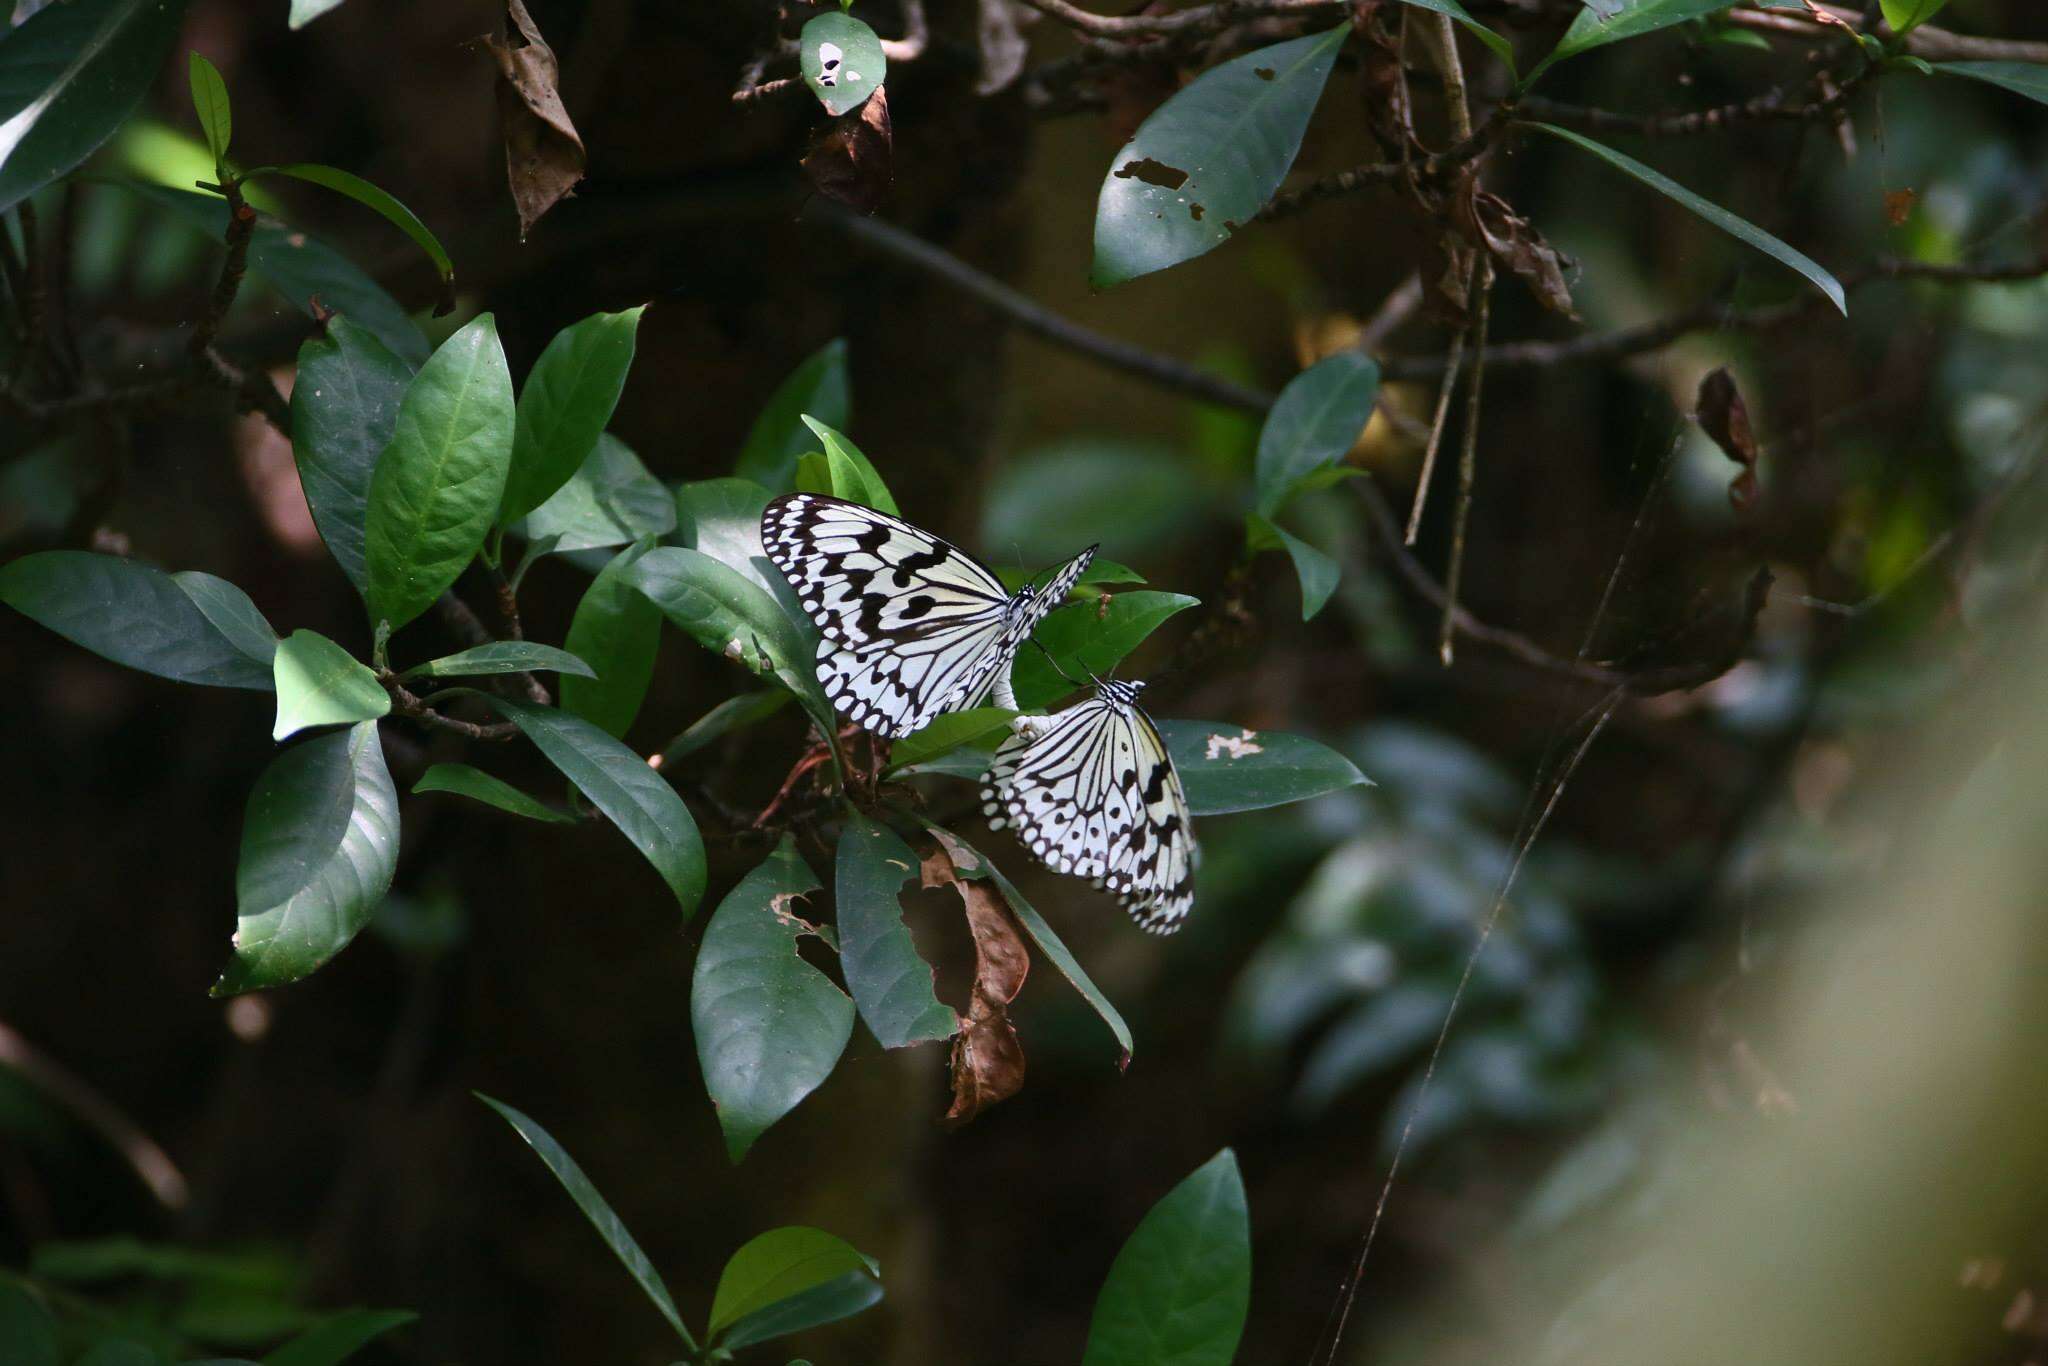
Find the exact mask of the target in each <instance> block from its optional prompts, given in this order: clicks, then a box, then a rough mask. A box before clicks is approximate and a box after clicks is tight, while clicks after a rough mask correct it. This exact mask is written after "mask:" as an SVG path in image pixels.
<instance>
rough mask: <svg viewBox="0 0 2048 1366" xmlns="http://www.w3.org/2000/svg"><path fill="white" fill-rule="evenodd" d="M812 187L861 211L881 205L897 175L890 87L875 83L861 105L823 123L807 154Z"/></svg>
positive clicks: (805, 155) (872, 209)
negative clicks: (871, 91)
mask: <svg viewBox="0 0 2048 1366" xmlns="http://www.w3.org/2000/svg"><path fill="white" fill-rule="evenodd" d="M803 168H804V175H805V176H807V177H808V178H809V179H810V182H811V188H813V189H815V190H816V191H817V192H818V193H819V194H821V195H824V196H825V197H826V198H827V199H836V200H838V201H839V202H840V203H842V204H844V205H846V206H847V207H848V208H850V209H852V210H854V211H855V212H857V213H863V214H870V213H873V212H874V211H875V210H876V209H878V208H880V207H881V206H882V200H883V198H884V197H885V196H886V195H887V194H888V193H889V184H890V182H891V180H892V179H893V178H894V176H895V169H896V140H895V132H894V129H893V128H892V127H891V125H890V122H889V91H888V88H887V87H886V86H880V85H878V86H876V87H875V93H874V94H872V95H870V96H868V97H867V101H866V102H865V103H863V104H862V105H861V107H860V108H858V109H854V110H850V111H848V112H847V113H845V114H842V115H840V116H839V117H838V118H836V119H834V120H832V122H830V123H829V124H827V125H825V127H824V129H823V130H822V131H821V132H820V133H819V134H818V136H817V137H816V138H815V139H814V140H813V141H812V143H811V150H810V151H808V152H806V153H805V154H804V159H803Z"/></svg>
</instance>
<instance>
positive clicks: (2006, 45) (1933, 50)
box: [1722, 5, 2048, 66]
mask: <svg viewBox="0 0 2048 1366" xmlns="http://www.w3.org/2000/svg"><path fill="white" fill-rule="evenodd" d="M1814 8H1816V9H1818V10H1820V11H1821V12H1822V13H1823V14H1825V15H1826V19H1825V21H1823V20H1820V19H1816V18H1814V17H1813V16H1811V15H1804V14H1799V13H1797V12H1796V11H1794V12H1787V11H1785V10H1769V11H1766V10H1748V9H1734V10H1730V11H1728V13H1727V14H1725V15H1724V16H1722V17H1723V18H1725V19H1726V20H1727V21H1728V22H1729V23H1731V24H1734V25H1736V26H1737V27H1739V28H1747V29H1754V30H1756V31H1758V32H1760V33H1776V34H1779V35H1782V36H1784V37H1788V38H1799V39H1803V40H1805V41H1807V42H1823V41H1826V40H1827V39H1828V38H1830V37H1831V36H1832V35H1831V34H1830V30H1832V29H1835V28H1846V29H1848V30H1849V31H1850V32H1852V33H1865V32H1869V28H1868V27H1867V26H1866V25H1865V23H1864V21H1863V15H1862V13H1861V12H1860V11H1857V10H1853V9H1845V8H1843V7H1842V6H1840V5H1816V6H1814ZM1887 31H1889V30H1887ZM1905 46H1906V51H1907V52H1908V53H1910V54H1911V55H1913V56H1915V57H1920V58H1924V59H1926V60H1927V61H1930V62H1948V61H1978V62H2026V63H2029V64H2031V65H2035V66H2042V65H2048V43H2041V42H2032V41H2028V40H2026V39H2020V38H1978V37H1975V36H1973V35H1970V34H1965V33H1953V32H1950V31H1949V30H1948V29H1945V28H1936V27H1934V26H1933V25H1932V24H1922V25H1920V26H1919V27H1917V28H1915V29H1914V30H1913V31H1912V32H1911V33H1908V34H1907V35H1906V44H1905Z"/></svg>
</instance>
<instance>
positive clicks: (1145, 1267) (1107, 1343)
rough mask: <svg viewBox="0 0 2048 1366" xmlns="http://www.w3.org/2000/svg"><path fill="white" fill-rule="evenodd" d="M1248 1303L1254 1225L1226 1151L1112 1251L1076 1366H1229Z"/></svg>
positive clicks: (1171, 1193) (1232, 1158)
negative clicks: (1077, 1365) (1110, 1262)
mask: <svg viewBox="0 0 2048 1366" xmlns="http://www.w3.org/2000/svg"><path fill="white" fill-rule="evenodd" d="M1251 1297H1252V1248H1251V1220H1250V1216H1249V1215H1248V1213H1247V1211H1246V1209H1245V1198H1244V1181H1243V1179H1242V1178H1241V1177H1240V1176H1239V1175H1238V1171H1237V1158H1236V1156H1235V1155H1234V1154H1233V1153H1232V1152H1231V1151H1230V1149H1228V1148H1225V1149H1224V1150H1223V1151H1222V1152H1220V1153H1218V1154H1216V1156H1214V1157H1212V1158H1210V1159H1209V1160H1208V1161H1207V1162H1205V1163H1203V1164H1202V1165H1201V1166H1200V1167H1198V1168H1196V1169H1195V1172H1194V1174H1193V1175H1191V1176H1189V1177H1188V1178H1187V1179H1186V1180H1185V1181H1182V1182H1181V1183H1180V1184H1179V1185H1178V1186H1175V1187H1174V1188H1173V1189H1172V1190H1171V1191H1169V1192H1167V1195H1166V1198H1165V1199H1163V1200H1161V1201H1160V1202H1159V1203H1158V1204H1156V1205H1154V1206H1153V1207H1152V1210H1151V1212H1150V1213H1149V1214H1147V1215H1146V1216H1145V1220H1144V1222H1143V1223H1141V1224H1139V1225H1138V1228H1137V1231H1136V1232H1134V1233H1132V1234H1131V1236H1130V1240H1129V1241H1128V1242H1126V1243H1125V1244H1124V1246H1123V1250H1122V1251H1121V1252H1119V1253H1117V1255H1116V1261H1115V1262H1114V1263H1112V1264H1111V1266H1110V1268H1109V1276H1108V1278H1107V1279H1106V1280H1104V1281H1103V1283H1102V1293H1101V1295H1100V1296H1098V1297H1097V1299H1096V1301H1095V1317H1094V1318H1093V1319H1092V1320H1091V1321H1090V1322H1089V1325H1088V1347H1087V1350H1086V1351H1085V1352H1083V1353H1082V1356H1081V1362H1082V1366H1230V1362H1231V1359H1232V1358H1233V1357H1235V1356H1236V1355H1237V1344H1238V1339H1239V1338H1241V1337H1242V1336H1243V1335H1244V1319H1245V1312H1246V1310H1247V1309H1249V1308H1250V1305H1251Z"/></svg>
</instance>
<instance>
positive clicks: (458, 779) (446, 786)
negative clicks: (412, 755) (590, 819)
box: [412, 764, 576, 825]
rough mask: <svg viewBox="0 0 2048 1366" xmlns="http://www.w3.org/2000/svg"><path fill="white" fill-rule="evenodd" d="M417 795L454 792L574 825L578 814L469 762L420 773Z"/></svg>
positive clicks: (531, 816) (506, 809)
mask: <svg viewBox="0 0 2048 1366" xmlns="http://www.w3.org/2000/svg"><path fill="white" fill-rule="evenodd" d="M412 790H413V793H414V795H418V794H419V793H422V792H452V793H454V794H455V795H456V796H458V797H468V798H470V799H471V800H472V801H479V802H482V803H483V804H484V805H486V806H495V807H497V808H498V809H499V810H500V811H504V812H509V813H510V814H512V815H514V816H525V817H527V818H528V819H530V820H536V821H552V822H554V823H555V824H557V825H574V824H575V823H576V818H575V817H574V816H572V815H570V814H569V813H568V812H566V811H561V810H557V809H556V808H555V807H552V806H549V805H548V804H547V803H546V802H544V801H541V800H540V799H539V798H537V797H530V796H528V795H527V794H526V793H524V792H521V791H520V790H519V789H518V788H516V787H514V786H512V784H510V783H508V782H506V781H505V780H504V779H503V778H494V777H492V776H491V775H490V774H488V773H486V772H484V771H483V770H482V769H479V768H471V767H470V766H469V765H468V764H435V765H434V766H433V767H432V768H430V769H428V770H427V771H426V772H425V773H423V774H421V775H420V780H419V781H418V782H416V783H414V784H413V785H412Z"/></svg>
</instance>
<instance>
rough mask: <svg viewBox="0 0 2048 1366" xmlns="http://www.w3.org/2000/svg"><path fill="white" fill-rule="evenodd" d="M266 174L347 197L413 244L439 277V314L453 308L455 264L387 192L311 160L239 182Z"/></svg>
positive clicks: (261, 171)
mask: <svg viewBox="0 0 2048 1366" xmlns="http://www.w3.org/2000/svg"><path fill="white" fill-rule="evenodd" d="M266 175H281V176H290V177H291V178H292V179H294V180H303V181H305V182H306V183H307V184H309V185H318V186H320V187H322V188H323V189H329V190H333V191H334V192H335V193H336V194H344V195H347V196H348V197H349V198H350V199H353V200H355V201H356V203H358V204H361V205H362V206H363V207H364V208H366V209H369V210H370V211H371V212H373V213H375V214H377V215H378V216H379V217H381V218H382V219H384V221H385V222H387V223H389V224H391V225H392V226H393V227H395V228H397V229H398V230H399V231H400V232H402V233H404V234H405V235H406V236H407V237H410V238H411V239H412V241H413V245H414V246H416V247H418V248H419V249H420V250H421V251H423V252H425V253H426V254H427V259H429V260H430V261H432V262H433V263H434V270H435V271H436V273H438V274H439V275H440V277H441V290H442V298H443V300H444V306H443V307H442V308H441V309H440V310H439V311H440V312H443V313H446V312H447V311H448V310H449V309H450V308H452V307H454V300H453V297H452V295H451V294H450V292H449V291H450V290H451V288H452V287H453V285H454V281H455V263H454V262H453V261H451V260H449V259H448V251H447V249H446V248H445V247H443V246H442V245H441V239H440V238H438V237H436V236H434V234H433V233H432V232H430V231H429V230H428V228H427V225H426V224H425V223H422V222H420V220H419V215H418V214H415V213H414V212H413V211H412V210H411V209H408V208H407V207H405V205H404V204H402V203H400V202H399V200H398V199H397V197H396V196H394V195H392V194H391V193H390V192H389V191H386V190H383V189H380V188H378V187H377V186H375V185H372V184H371V183H370V182H369V181H367V180H365V179H363V178H362V177H361V176H359V175H355V174H354V173H352V172H349V171H344V170H342V169H341V168H340V167H339V166H322V165H321V164H319V163H318V162H313V161H295V162H293V163H291V164H290V165H287V166H259V167H257V168H256V169H255V170H253V171H246V172H244V173H243V175H242V179H243V180H245V181H249V180H254V179H256V178H257V177H258V176H266Z"/></svg>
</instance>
